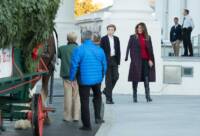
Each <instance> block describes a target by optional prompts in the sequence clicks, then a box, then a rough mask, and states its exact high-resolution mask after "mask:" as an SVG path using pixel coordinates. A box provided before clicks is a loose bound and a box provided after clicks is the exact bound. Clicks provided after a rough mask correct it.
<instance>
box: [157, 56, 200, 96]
mask: <svg viewBox="0 0 200 136" xmlns="http://www.w3.org/2000/svg"><path fill="white" fill-rule="evenodd" d="M163 64H164V65H175V66H177V65H179V66H182V67H193V69H194V71H193V72H194V73H193V77H182V83H181V84H180V85H179V84H163V85H162V89H161V90H160V94H179V95H180V94H181V95H200V84H199V83H200V82H199V81H200V80H199V79H200V60H198V59H195V60H186V61H164V62H163Z"/></svg>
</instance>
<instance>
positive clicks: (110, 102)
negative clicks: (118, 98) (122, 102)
mask: <svg viewBox="0 0 200 136" xmlns="http://www.w3.org/2000/svg"><path fill="white" fill-rule="evenodd" d="M106 104H115V103H114V102H113V101H110V100H106Z"/></svg>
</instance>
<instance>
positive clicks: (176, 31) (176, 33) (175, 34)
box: [170, 24, 182, 42]
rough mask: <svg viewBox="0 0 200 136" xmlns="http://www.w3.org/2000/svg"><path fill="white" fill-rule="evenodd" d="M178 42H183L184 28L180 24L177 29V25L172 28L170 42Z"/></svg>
mask: <svg viewBox="0 0 200 136" xmlns="http://www.w3.org/2000/svg"><path fill="white" fill-rule="evenodd" d="M176 40H180V41H181V40H182V27H181V25H180V24H178V25H177V26H176V27H175V25H174V26H172V28H171V30H170V42H175V41H176Z"/></svg>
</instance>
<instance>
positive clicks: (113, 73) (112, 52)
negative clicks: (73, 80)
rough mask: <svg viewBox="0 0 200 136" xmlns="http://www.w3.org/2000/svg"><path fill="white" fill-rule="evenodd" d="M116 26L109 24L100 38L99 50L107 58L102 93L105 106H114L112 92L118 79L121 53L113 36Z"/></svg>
mask: <svg viewBox="0 0 200 136" xmlns="http://www.w3.org/2000/svg"><path fill="white" fill-rule="evenodd" d="M115 31H116V26H115V25H113V24H110V25H108V26H107V35H106V36H104V37H102V38H101V48H102V49H103V50H104V52H105V54H106V58H107V63H108V68H107V73H106V87H105V89H104V91H103V93H104V94H105V96H106V103H107V104H114V102H113V98H112V91H113V88H114V87H115V84H116V82H117V80H118V79H119V72H118V66H119V65H120V58H121V51H120V41H119V38H118V37H117V36H114V32H115Z"/></svg>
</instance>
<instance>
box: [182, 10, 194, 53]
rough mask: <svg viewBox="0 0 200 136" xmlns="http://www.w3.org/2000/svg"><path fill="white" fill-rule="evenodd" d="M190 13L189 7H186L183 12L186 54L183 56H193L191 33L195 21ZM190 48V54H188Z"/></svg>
mask: <svg viewBox="0 0 200 136" xmlns="http://www.w3.org/2000/svg"><path fill="white" fill-rule="evenodd" d="M189 13H190V11H189V10H188V9H184V12H183V15H184V17H183V24H182V33H183V47H184V54H183V55H182V56H193V46H192V42H191V33H192V30H193V29H194V22H193V19H192V18H191V16H190V15H189ZM188 50H189V52H190V54H188Z"/></svg>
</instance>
